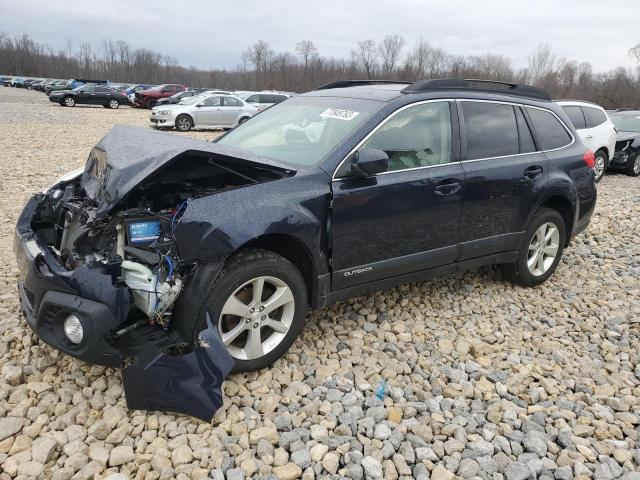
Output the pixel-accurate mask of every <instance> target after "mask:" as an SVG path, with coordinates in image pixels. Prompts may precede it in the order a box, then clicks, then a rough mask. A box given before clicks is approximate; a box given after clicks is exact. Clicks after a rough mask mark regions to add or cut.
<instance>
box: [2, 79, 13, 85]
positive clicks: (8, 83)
mask: <svg viewBox="0 0 640 480" xmlns="http://www.w3.org/2000/svg"><path fill="white" fill-rule="evenodd" d="M11 80H13V77H4V78H3V79H2V85H3V86H5V87H10V86H11Z"/></svg>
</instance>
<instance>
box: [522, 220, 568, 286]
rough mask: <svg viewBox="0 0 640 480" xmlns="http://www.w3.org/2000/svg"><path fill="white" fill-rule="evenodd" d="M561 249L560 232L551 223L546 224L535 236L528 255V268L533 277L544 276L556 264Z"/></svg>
mask: <svg viewBox="0 0 640 480" xmlns="http://www.w3.org/2000/svg"><path fill="white" fill-rule="evenodd" d="M559 248H560V231H559V230H558V227H557V226H556V225H555V224H554V223H551V222H547V223H544V224H542V225H540V227H539V228H538V229H537V230H536V233H534V234H533V238H532V239H531V241H530V242H529V251H528V253H527V268H529V272H530V273H531V275H533V276H536V277H539V276H540V275H544V274H545V273H546V272H547V271H548V270H549V269H550V268H551V266H552V265H553V262H555V260H556V257H557V255H558V250H559Z"/></svg>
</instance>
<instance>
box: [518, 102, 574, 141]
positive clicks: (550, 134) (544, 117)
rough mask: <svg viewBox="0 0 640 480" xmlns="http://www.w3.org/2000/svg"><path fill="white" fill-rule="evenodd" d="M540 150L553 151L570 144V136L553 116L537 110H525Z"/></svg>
mask: <svg viewBox="0 0 640 480" xmlns="http://www.w3.org/2000/svg"><path fill="white" fill-rule="evenodd" d="M527 112H528V113H529V117H530V118H531V121H532V122H533V128H534V129H535V131H536V137H537V139H538V143H539V144H540V147H541V148H542V150H553V149H554V148H560V147H565V146H567V145H569V144H570V143H571V136H570V135H569V133H568V132H567V130H566V129H565V128H564V126H563V125H562V123H560V120H558V119H557V118H556V117H555V115H553V114H552V113H551V112H548V111H546V110H540V109H538V108H527Z"/></svg>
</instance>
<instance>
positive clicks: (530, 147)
mask: <svg viewBox="0 0 640 480" xmlns="http://www.w3.org/2000/svg"><path fill="white" fill-rule="evenodd" d="M515 110H516V120H517V123H518V137H519V139H520V153H531V152H535V151H536V146H535V144H534V143H533V136H532V135H531V130H529V126H528V125H527V121H526V120H525V118H524V114H523V113H522V110H521V109H520V107H515Z"/></svg>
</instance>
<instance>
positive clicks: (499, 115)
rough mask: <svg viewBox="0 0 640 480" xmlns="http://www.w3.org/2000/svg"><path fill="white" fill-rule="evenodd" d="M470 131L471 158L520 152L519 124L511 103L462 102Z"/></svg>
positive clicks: (469, 146) (469, 155)
mask: <svg viewBox="0 0 640 480" xmlns="http://www.w3.org/2000/svg"><path fill="white" fill-rule="evenodd" d="M462 113H463V115H464V125H465V128H466V131H467V159H468V160H474V159H479V158H491V157H503V156H506V155H515V154H517V153H520V145H519V141H518V126H517V124H516V116H515V113H514V110H513V107H512V106H511V105H503V104H500V103H486V102H462Z"/></svg>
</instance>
